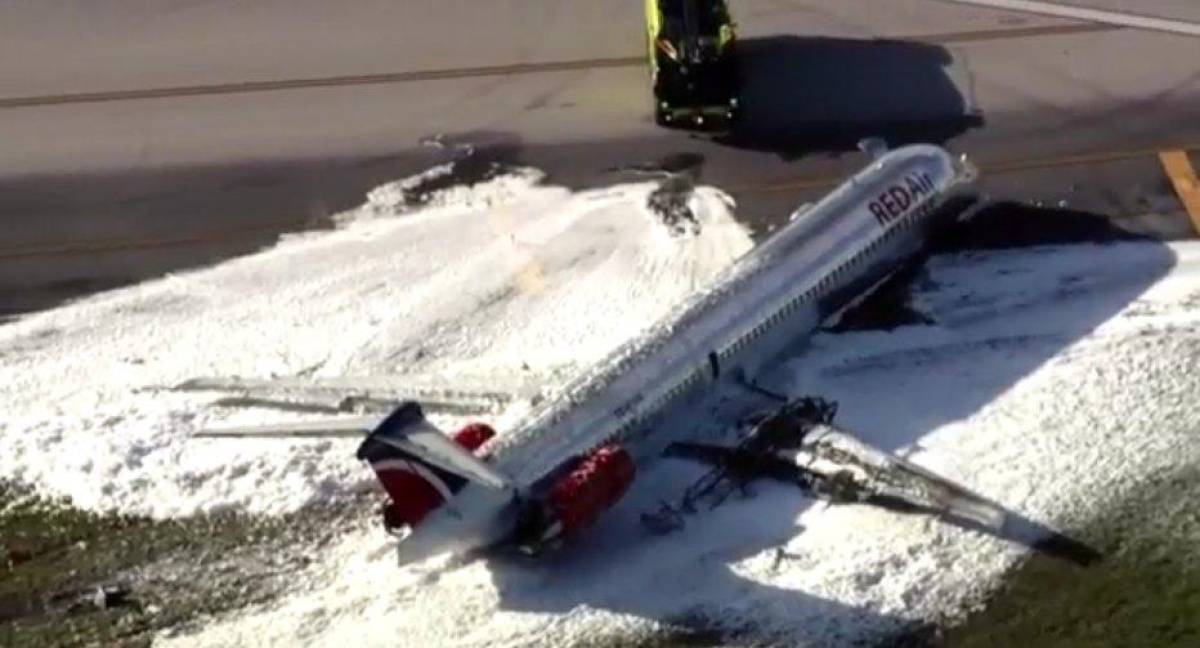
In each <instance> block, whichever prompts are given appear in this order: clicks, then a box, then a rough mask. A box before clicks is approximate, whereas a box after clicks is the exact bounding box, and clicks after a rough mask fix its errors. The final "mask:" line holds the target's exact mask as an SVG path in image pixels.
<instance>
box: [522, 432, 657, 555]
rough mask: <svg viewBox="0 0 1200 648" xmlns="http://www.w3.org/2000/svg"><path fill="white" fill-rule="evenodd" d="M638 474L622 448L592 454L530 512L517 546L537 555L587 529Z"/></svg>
mask: <svg viewBox="0 0 1200 648" xmlns="http://www.w3.org/2000/svg"><path fill="white" fill-rule="evenodd" d="M636 472H637V468H636V467H635V465H634V462H633V458H632V457H631V456H630V455H629V453H628V452H627V451H626V450H625V449H624V448H622V447H621V446H620V445H618V444H615V443H612V444H608V445H603V446H600V447H598V448H596V449H595V450H592V451H591V452H589V453H588V454H586V455H584V456H583V457H582V458H580V459H579V460H578V461H576V462H574V463H573V465H571V467H570V469H569V470H568V471H567V472H566V473H565V474H563V475H562V476H560V477H559V478H558V479H557V480H556V481H554V482H553V484H552V485H551V486H550V488H549V490H548V491H547V492H546V493H545V494H544V496H543V497H541V498H539V499H538V500H537V501H535V502H533V503H532V504H531V506H530V507H529V508H528V509H527V511H526V512H525V516H524V519H523V520H522V521H521V523H520V524H519V526H518V531H517V544H518V545H519V546H520V547H521V549H522V550H524V551H525V552H526V553H537V552H539V551H541V550H543V549H546V548H550V547H553V546H557V545H559V544H561V542H562V541H563V540H566V539H568V538H570V537H572V536H574V535H576V534H577V533H579V532H580V531H582V530H584V529H586V528H588V527H589V526H591V525H592V524H593V523H594V522H595V521H596V519H597V518H599V517H600V514H601V513H603V512H604V511H607V510H608V509H610V508H612V507H613V505H615V504H616V503H617V502H618V501H620V499H621V497H622V496H624V495H625V492H626V491H628V490H629V486H630V484H632V483H633V479H634V477H635V475H636Z"/></svg>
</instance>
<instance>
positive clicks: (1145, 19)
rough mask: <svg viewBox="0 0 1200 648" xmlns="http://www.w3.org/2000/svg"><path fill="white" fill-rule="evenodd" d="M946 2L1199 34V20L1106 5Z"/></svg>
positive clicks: (992, 0)
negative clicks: (1111, 9) (1157, 14)
mask: <svg viewBox="0 0 1200 648" xmlns="http://www.w3.org/2000/svg"><path fill="white" fill-rule="evenodd" d="M942 1H943V2H953V3H956V4H969V5H979V6H982V7H993V8H996V9H1011V10H1013V11H1022V12H1025V13H1035V14H1042V15H1046V16H1057V17H1059V18H1073V19H1076V20H1088V21H1091V22H1098V23H1106V24H1109V25H1120V26H1123V27H1132V28H1135V29H1147V30H1151V31H1161V32H1168V33H1171V34H1183V35H1185V36H1200V23H1194V22H1187V21H1184V20H1173V19H1171V18H1161V17H1158V16H1146V15H1142V14H1136V13H1128V12H1124V11H1107V10H1104V9H1091V8H1088V7H1080V6H1077V5H1072V4H1063V3H1060V2H1040V1H1038V0H942Z"/></svg>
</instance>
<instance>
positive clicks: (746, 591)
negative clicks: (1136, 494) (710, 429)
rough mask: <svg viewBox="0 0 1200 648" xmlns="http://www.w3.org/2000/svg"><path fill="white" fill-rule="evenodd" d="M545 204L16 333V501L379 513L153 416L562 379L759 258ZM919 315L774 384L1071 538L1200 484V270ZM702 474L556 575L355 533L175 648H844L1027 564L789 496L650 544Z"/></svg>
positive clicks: (369, 224) (169, 286) (1133, 251)
mask: <svg viewBox="0 0 1200 648" xmlns="http://www.w3.org/2000/svg"><path fill="white" fill-rule="evenodd" d="M536 178H537V176H536V174H533V173H532V172H524V173H517V174H509V175H506V176H503V177H501V178H497V179H494V180H492V181H490V182H489V183H487V184H486V185H483V186H481V187H478V188H477V189H476V190H475V191H472V192H462V194H461V195H460V196H459V197H458V198H455V199H448V200H446V201H445V202H441V203H435V204H437V206H436V207H434V208H431V209H429V210H423V211H420V212H415V213H408V212H406V211H405V210H403V209H400V208H399V206H398V204H397V203H396V202H395V201H394V200H393V198H392V197H390V196H393V195H394V192H390V193H389V192H388V191H387V190H382V191H381V192H379V193H377V194H375V195H376V197H377V202H376V203H372V204H369V205H367V206H366V207H364V209H362V210H359V211H358V212H356V213H354V214H350V215H347V216H346V217H345V218H344V219H342V221H343V223H344V226H343V228H342V229H340V230H339V231H336V232H333V233H320V234H315V235H307V236H304V237H299V238H297V239H295V240H292V241H288V242H285V243H283V244H281V245H279V246H277V247H275V248H273V249H271V250H267V251H264V252H263V253H261V254H258V255H253V256H250V257H246V258H243V259H238V260H235V261H231V262H227V263H223V264H221V265H219V266H216V267H214V268H211V269H207V270H201V271H196V272H191V273H185V274H180V275H177V276H173V277H169V278H166V279H163V280H160V281H155V282H149V283H146V284H143V285H141V286H138V287H135V288H130V289H125V290H121V291H116V292H113V293H108V294H105V295H100V296H97V297H95V298H92V299H89V300H86V301H84V302H82V303H79V304H75V305H72V306H68V307H64V308H60V309H57V310H55V311H51V312H48V313H43V314H40V315H36V316H32V317H29V318H26V319H24V320H21V321H19V322H17V323H12V324H7V325H4V326H3V327H0V349H2V351H0V353H3V354H4V361H3V366H2V368H0V403H3V405H4V406H5V408H6V412H8V413H9V416H8V417H7V418H6V420H5V423H4V427H3V428H2V429H0V442H2V443H3V445H4V447H5V448H6V449H10V450H9V451H8V452H6V453H4V454H3V455H0V476H5V477H17V478H19V479H22V480H24V481H27V482H29V483H32V484H34V485H36V486H38V487H39V488H41V489H43V490H46V491H50V492H54V493H61V494H69V495H72V496H73V497H75V498H76V500H77V501H78V502H79V503H81V504H82V505H85V506H91V507H110V506H115V507H120V508H122V509H125V510H132V511H140V512H149V513H153V514H155V515H164V516H165V515H172V514H177V513H184V512H190V511H194V510H198V509H206V508H216V507H222V506H237V507H245V508H249V509H252V510H258V511H266V512H270V511H281V510H288V509H290V508H294V507H296V506H298V505H300V504H301V503H303V502H305V501H309V500H311V499H314V498H320V499H328V498H331V497H336V495H337V494H338V493H339V492H345V489H349V488H361V487H366V486H367V482H366V481H365V480H366V474H365V471H364V470H362V468H361V467H360V466H358V465H357V464H356V463H355V462H354V461H353V460H352V459H351V457H350V454H351V452H352V450H353V443H352V442H326V443H283V444H278V443H275V444H271V443H266V442H259V443H246V444H238V445H236V446H231V445H227V444H221V443H216V442H205V443H204V444H199V443H198V442H196V441H189V440H188V438H187V437H188V434H189V433H190V432H191V431H192V430H194V429H195V428H197V427H200V426H202V425H207V424H211V423H213V422H216V421H218V420H228V421H231V422H232V421H235V420H236V421H238V422H249V421H252V420H258V419H262V420H267V419H270V420H279V419H280V418H281V415H280V413H279V412H275V411H266V410H263V411H256V410H247V411H242V412H230V411H227V410H219V409H213V408H211V407H208V405H209V404H210V403H211V400H212V398H213V397H211V396H205V395H197V394H181V393H175V392H162V391H153V390H149V391H148V390H146V389H145V388H147V387H149V386H152V385H161V384H172V383H174V382H178V381H181V380H184V379H186V378H190V377H193V376H197V375H244V376H271V375H276V376H307V375H313V376H340V375H364V374H380V373H389V374H395V373H405V372H413V373H421V374H426V375H428V374H437V375H441V376H444V377H445V378H447V379H448V380H452V379H453V377H454V376H456V375H463V376H468V375H469V376H481V375H483V376H488V375H491V376H495V380H496V382H497V383H503V382H505V381H507V380H510V379H515V378H514V377H515V376H523V375H525V374H532V375H535V376H548V378H546V381H547V382H553V380H555V379H556V378H555V377H556V376H562V375H567V374H569V372H570V371H571V369H572V367H574V366H578V365H580V364H585V363H587V362H588V361H589V360H593V359H596V358H598V357H599V356H601V355H603V353H604V352H605V351H607V350H609V349H611V348H612V347H614V346H616V345H617V344H619V343H620V342H621V341H622V340H624V339H626V338H627V337H629V336H630V335H633V334H634V333H636V332H637V331H638V330H640V328H641V327H643V326H645V325H646V324H647V323H649V322H650V321H652V320H653V319H654V318H655V317H657V316H658V315H659V314H661V313H662V312H664V309H666V308H669V307H670V304H671V303H673V302H674V301H677V300H678V299H680V298H682V297H683V296H684V295H686V294H687V293H688V292H690V291H691V290H692V289H693V288H694V287H695V286H697V285H699V284H700V283H701V282H703V281H704V280H706V279H707V278H708V277H710V276H711V275H712V274H713V273H714V272H715V271H717V270H718V269H720V268H721V267H723V266H724V265H726V264H727V263H729V262H730V261H731V260H732V259H733V258H735V257H736V256H738V255H739V254H741V253H742V252H744V251H745V250H746V249H748V248H749V246H750V241H749V238H748V236H747V234H746V232H745V231H744V230H743V229H742V228H741V227H740V226H738V225H737V224H736V222H734V220H733V219H732V217H731V214H730V202H729V200H728V199H727V198H726V197H724V196H723V195H722V194H720V193H719V192H717V191H714V190H711V189H704V190H701V191H700V192H699V194H698V196H697V198H696V199H695V201H694V204H695V207H696V208H697V213H698V214H699V215H700V219H701V221H702V225H703V227H702V229H701V232H700V234H699V236H696V237H682V238H673V237H669V236H667V235H666V234H665V230H664V229H663V228H662V227H661V225H660V224H659V223H658V222H656V220H655V219H654V218H653V217H652V216H651V215H650V214H648V213H646V212H645V211H644V209H642V204H643V201H644V198H645V196H646V194H647V193H648V192H649V191H650V189H651V187H650V186H649V185H627V186H618V187H612V188H609V189H606V190H599V191H590V192H583V193H577V194H572V193H570V192H567V191H566V190H563V189H560V188H554V187H545V186H539V185H537V184H536V182H535V180H536ZM912 303H913V306H914V307H915V308H917V309H918V310H920V311H922V312H923V313H924V314H925V315H926V316H927V317H928V318H929V319H930V320H931V321H932V323H931V324H923V325H916V326H907V327H901V328H898V329H895V330H891V331H867V332H855V333H844V334H836V335H834V334H821V335H818V336H816V337H815V338H813V339H812V340H811V341H810V342H809V343H808V344H807V345H805V347H804V348H802V349H797V352H796V354H795V356H794V357H792V358H784V359H781V365H780V367H779V368H778V369H777V370H776V372H775V374H774V375H773V376H771V377H770V378H771V381H772V383H773V385H775V386H786V387H787V388H788V389H789V391H791V392H792V393H796V394H799V393H816V394H821V395H823V396H826V397H829V398H833V399H836V400H838V401H839V402H840V404H841V409H840V412H841V413H840V414H839V421H841V423H842V424H844V425H845V426H847V427H849V428H850V429H852V430H855V431H856V432H858V433H859V434H860V435H861V436H863V437H864V438H865V439H866V440H868V441H870V442H872V443H874V444H876V445H879V446H882V447H885V448H888V449H891V450H895V451H898V452H900V453H902V454H905V455H907V456H909V457H911V458H912V459H914V460H915V461H917V462H918V463H921V464H923V465H926V466H929V467H931V468H933V469H935V470H937V471H939V472H941V473H942V474H945V475H946V476H948V477H950V478H953V479H956V480H958V481H960V482H962V483H964V484H966V485H968V486H970V487H971V488H972V489H974V490H976V491H977V492H980V493H982V494H984V495H986V496H988V497H990V498H992V499H995V500H997V501H999V502H1001V503H1002V504H1004V505H1005V506H1007V507H1008V508H1010V509H1012V510H1014V511H1017V512H1019V513H1021V514H1023V515H1026V516H1029V517H1031V518H1033V519H1035V520H1039V521H1041V522H1044V523H1047V524H1050V525H1052V526H1057V527H1062V528H1065V529H1067V530H1069V529H1070V528H1071V527H1072V525H1074V524H1079V523H1082V522H1083V521H1085V520H1088V519H1090V518H1091V517H1092V516H1093V515H1096V514H1099V513H1100V512H1102V510H1103V508H1104V506H1105V503H1106V502H1108V501H1112V500H1114V499H1118V498H1121V497H1122V495H1123V494H1124V493H1127V492H1128V491H1129V490H1130V489H1134V488H1137V487H1138V485H1139V484H1140V483H1141V482H1142V481H1144V480H1145V479H1146V478H1147V477H1148V476H1150V475H1153V474H1155V473H1156V472H1159V471H1168V470H1170V469H1172V468H1173V467H1175V466H1178V465H1184V464H1188V463H1193V462H1195V460H1196V459H1197V454H1198V452H1200V444H1198V443H1196V441H1195V436H1194V430H1195V427H1196V425H1197V423H1198V422H1200V402H1198V401H1197V400H1196V399H1195V394H1197V393H1200V367H1197V364H1200V329H1198V327H1197V325H1198V323H1200V245H1197V244H1194V243H1181V244H1172V245H1162V244H1158V243H1149V242H1144V243H1119V244H1112V245H1091V244H1089V245H1080V246H1065V247H1038V248H1026V249H1019V250H1003V251H979V252H963V253H959V254H951V255H944V256H939V257H935V258H934V259H932V260H931V261H930V262H929V263H928V264H927V266H926V269H925V271H924V272H922V273H921V275H920V276H919V277H918V278H917V280H916V282H915V285H914V289H913V297H912ZM519 414H520V412H519V411H516V410H514V411H510V412H507V413H506V414H505V415H503V416H502V417H501V418H500V419H499V421H500V424H501V427H502V428H503V424H504V423H505V421H510V420H512V417H515V416H518V415H519ZM446 422H447V423H452V421H446ZM700 470H701V469H700V468H698V467H695V466H691V465H687V464H682V463H676V462H662V463H659V464H657V465H656V466H654V467H651V468H650V469H648V470H645V471H643V472H642V474H641V475H640V476H639V481H638V482H637V484H636V485H635V488H634V489H633V490H632V491H631V493H630V495H629V496H628V497H627V498H626V499H625V500H623V501H622V502H621V503H620V504H619V505H618V506H617V507H616V508H615V509H614V510H613V511H611V512H610V513H609V514H607V515H606V516H605V517H603V518H602V519H601V521H600V523H599V524H598V526H597V527H596V528H595V529H594V533H592V534H590V535H589V536H588V537H586V538H584V539H583V540H582V542H580V543H579V544H577V545H574V546H572V547H569V548H568V549H567V550H565V551H563V552H560V553H558V554H556V555H553V556H551V557H550V558H549V559H548V560H546V561H544V562H540V563H534V564H528V563H522V562H518V561H515V560H512V559H506V558H491V559H486V560H484V559H476V560H472V561H469V562H466V563H462V564H457V563H447V562H445V561H437V560H435V561H434V562H432V563H427V564H423V565H417V566H414V567H410V568H405V569H398V568H397V567H395V565H394V561H393V559H392V556H391V555H390V552H389V551H388V548H389V546H390V545H389V542H390V541H389V539H388V538H387V537H386V536H384V535H383V534H382V532H381V531H379V530H378V529H377V528H374V527H372V528H352V529H347V531H346V534H345V535H344V537H343V538H342V539H341V540H340V541H339V542H337V543H335V545H334V546H333V547H331V548H329V549H328V550H326V551H323V552H322V553H320V554H319V555H316V556H314V558H315V561H314V563H313V564H312V566H311V567H309V568H308V569H306V570H305V571H303V572H300V573H297V574H295V577H294V579H293V585H292V588H291V591H290V593H288V594H287V595H286V596H284V597H283V598H281V599H279V600H277V601H274V602H272V603H269V604H267V605H264V606H259V607H252V608H249V609H246V610H243V611H241V612H238V613H236V614H234V615H232V616H230V617H226V618H222V619H214V620H211V621H210V622H208V623H205V624H204V627H203V628H202V629H201V630H199V631H198V632H191V631H189V632H187V633H182V634H179V635H178V636H172V637H169V638H168V637H164V641H163V642H164V643H167V644H171V645H174V644H177V645H187V646H192V645H211V646H226V645H296V644H303V645H315V646H340V645H344V644H346V643H347V642H351V641H352V642H354V643H355V645H356V646H388V647H389V648H391V647H395V646H433V645H437V646H518V645H520V646H525V645H544V646H563V645H595V644H597V643H603V642H604V641H607V640H612V639H622V640H629V639H630V638H636V637H639V636H643V635H652V634H654V633H658V632H662V631H663V629H664V623H666V622H670V623H674V624H676V625H684V626H692V627H699V628H704V629H716V630H717V631H718V632H723V633H727V635H728V636H731V637H735V638H736V641H743V640H744V641H752V640H755V641H763V642H769V643H779V644H782V645H844V644H845V643H848V642H850V641H852V640H871V639H877V638H879V637H881V636H885V635H886V633H889V632H894V631H896V630H898V629H903V628H905V627H909V626H910V625H911V624H913V623H922V622H926V621H930V620H937V619H942V618H946V617H953V616H955V615H958V614H960V613H962V611H963V610H965V609H966V608H968V607H969V606H970V605H972V604H974V603H976V602H978V601H979V600H980V599H981V598H982V597H983V596H984V595H985V594H986V593H987V591H988V590H989V588H990V587H992V586H993V585H994V584H995V582H996V579H997V578H998V577H999V576H1000V575H1001V574H1002V573H1003V572H1004V571H1005V570H1006V569H1007V568H1008V567H1009V566H1011V565H1012V564H1013V562H1014V561H1015V560H1017V559H1019V558H1020V557H1021V556H1022V555H1024V553H1025V552H1026V551H1027V549H1026V548H1025V547H1023V546H1021V545H1020V544H1017V543H1014V542H1011V541H1008V540H1004V539H999V538H994V537H990V536H987V535H983V534H981V533H979V532H976V531H969V530H964V529H960V528H957V527H954V526H951V525H949V524H947V523H944V522H940V521H937V520H934V519H931V518H929V517H927V516H921V515H904V514H899V513H895V512H889V511H884V510H880V509H876V508H871V507H866V506H835V507H830V506H827V505H824V504H820V503H814V502H813V501H811V500H809V499H807V498H805V497H803V496H802V495H801V494H799V493H798V492H796V491H794V490H790V489H788V488H786V487H784V486H778V485H772V484H761V485H760V486H759V487H758V488H757V489H756V493H755V495H754V496H753V497H752V498H749V499H745V500H736V501H731V502H729V503H727V504H726V505H725V506H723V507H721V508H719V509H717V510H715V511H711V512H706V513H703V514H700V515H696V516H692V517H690V518H689V520H688V525H687V528H686V529H685V530H684V531H683V532H682V533H678V534H674V535H670V536H651V535H648V534H647V533H646V532H645V531H644V530H643V529H642V528H641V526H640V525H639V523H638V514H639V513H640V512H641V511H643V510H647V509H652V508H653V507H654V506H655V505H656V504H657V502H658V501H659V500H660V499H664V498H670V497H672V496H674V495H677V494H678V491H679V490H680V489H682V488H683V487H684V486H685V485H686V484H687V483H688V481H689V479H691V478H692V477H695V476H696V475H698V474H699V471H700Z"/></svg>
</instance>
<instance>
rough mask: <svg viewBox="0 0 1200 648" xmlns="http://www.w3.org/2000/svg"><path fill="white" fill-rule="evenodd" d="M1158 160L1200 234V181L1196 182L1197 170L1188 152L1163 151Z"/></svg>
mask: <svg viewBox="0 0 1200 648" xmlns="http://www.w3.org/2000/svg"><path fill="white" fill-rule="evenodd" d="M1158 159H1159V160H1160V161H1161V162H1162V165H1163V170H1164V171H1166V172H1167V177H1169V178H1170V179H1171V184H1173V185H1175V193H1176V194H1178V195H1179V201H1180V202H1182V203H1183V207H1184V209H1187V213H1188V217H1190V218H1191V219H1192V227H1194V228H1196V233H1197V234H1200V181H1197V180H1196V169H1195V168H1193V167H1192V161H1191V160H1190V159H1188V154H1187V151H1161V152H1159V154H1158Z"/></svg>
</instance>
